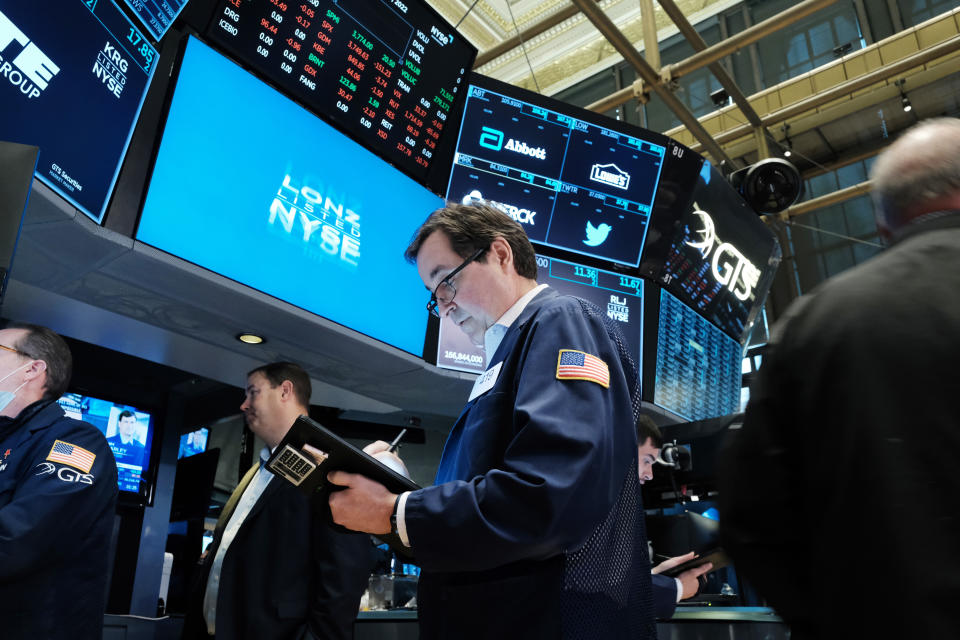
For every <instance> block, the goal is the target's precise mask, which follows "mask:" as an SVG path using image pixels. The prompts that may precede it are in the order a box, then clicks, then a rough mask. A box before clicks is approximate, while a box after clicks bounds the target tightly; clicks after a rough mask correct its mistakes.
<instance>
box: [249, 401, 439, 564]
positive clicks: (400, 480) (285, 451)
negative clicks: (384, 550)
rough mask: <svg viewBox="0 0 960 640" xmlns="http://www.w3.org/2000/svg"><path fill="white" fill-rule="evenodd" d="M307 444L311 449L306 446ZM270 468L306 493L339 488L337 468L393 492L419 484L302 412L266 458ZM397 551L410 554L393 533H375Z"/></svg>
mask: <svg viewBox="0 0 960 640" xmlns="http://www.w3.org/2000/svg"><path fill="white" fill-rule="evenodd" d="M305 446H307V447H309V449H305ZM266 467H267V469H268V470H269V471H271V472H273V473H274V474H276V475H278V476H280V477H281V478H284V479H285V480H287V481H288V482H290V483H292V484H294V485H296V486H297V487H298V488H299V489H300V490H301V491H303V492H304V493H306V494H307V495H310V496H312V495H314V494H315V493H317V492H323V493H326V494H329V493H330V492H331V491H337V490H340V489H341V488H342V487H337V486H335V485H333V484H332V483H330V482H329V481H328V474H330V473H331V472H335V471H342V472H347V473H353V474H358V475H360V476H363V478H362V479H359V480H358V482H359V483H364V482H370V481H372V482H374V483H377V484H379V485H383V487H385V488H386V490H387V491H388V492H390V493H393V494H400V493H403V492H405V491H416V490H417V489H419V488H420V486H419V485H418V484H417V483H415V482H413V481H412V480H410V479H409V478H406V477H404V476H403V475H401V474H399V473H397V472H396V471H394V470H393V469H391V468H390V467H388V466H387V465H385V464H384V463H383V462H381V461H380V460H377V459H376V458H374V457H373V456H371V455H369V454H367V453H365V452H363V451H361V450H360V449H358V448H356V447H355V446H353V445H352V444H350V443H349V442H347V441H346V440H344V439H342V438H340V437H339V436H337V435H336V434H335V433H333V432H332V431H330V430H329V429H327V428H326V427H324V426H323V425H321V424H320V423H318V422H315V421H313V420H311V419H310V418H308V417H306V416H300V417H299V418H297V421H296V422H294V423H293V426H292V427H290V430H289V431H288V432H287V435H286V436H284V438H283V440H281V441H280V444H279V445H278V446H277V448H276V450H275V451H274V452H273V455H271V456H270V459H269V460H267V464H266ZM374 535H376V536H377V537H378V538H380V539H381V540H383V541H384V542H386V543H387V544H389V545H390V546H391V547H393V548H394V549H396V550H397V551H399V552H401V553H403V554H404V555H407V556H408V557H409V556H410V555H411V551H410V549H409V548H408V547H405V546H403V544H402V542H401V541H400V539H399V538H398V537H397V536H396V535H394V534H391V533H375V534H374Z"/></svg>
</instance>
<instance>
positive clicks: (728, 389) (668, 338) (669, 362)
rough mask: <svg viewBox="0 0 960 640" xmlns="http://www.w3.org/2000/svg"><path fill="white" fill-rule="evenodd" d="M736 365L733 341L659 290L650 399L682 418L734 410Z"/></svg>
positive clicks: (739, 352) (738, 354) (739, 361)
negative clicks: (657, 326)
mask: <svg viewBox="0 0 960 640" xmlns="http://www.w3.org/2000/svg"><path fill="white" fill-rule="evenodd" d="M742 366H743V348H742V347H741V346H740V343H739V342H737V341H736V340H734V339H733V338H731V337H730V336H728V335H726V334H725V333H724V332H723V331H721V330H720V329H718V328H717V327H715V326H714V325H712V324H711V323H710V322H708V321H707V320H706V319H704V318H702V317H701V316H700V315H699V314H698V313H697V312H696V311H693V310H692V309H690V308H689V307H687V306H686V305H685V304H683V303H682V302H680V300H678V299H677V298H676V297H674V296H673V295H671V294H670V293H668V292H667V291H665V290H661V292H660V319H659V330H658V331H657V362H656V379H655V381H654V392H653V402H654V404H656V405H657V406H660V407H663V408H664V409H667V410H668V411H672V412H673V413H675V414H677V415H679V416H681V417H683V418H686V419H687V420H703V419H706V418H715V417H717V416H725V415H729V414H731V413H736V412H737V410H738V408H739V406H740V386H741V375H742Z"/></svg>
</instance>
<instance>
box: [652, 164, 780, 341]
mask: <svg viewBox="0 0 960 640" xmlns="http://www.w3.org/2000/svg"><path fill="white" fill-rule="evenodd" d="M678 149H679V147H678ZM691 153H692V152H690V151H689V150H687V154H691ZM671 168H674V169H681V168H682V169H685V171H686V173H687V174H690V173H691V172H693V178H692V180H691V179H690V177H689V176H688V175H684V173H683V172H682V171H681V172H680V173H679V178H678V180H677V184H689V189H688V190H687V191H686V193H687V195H686V198H682V197H681V198H677V197H676V194H674V193H672V192H671V193H667V191H670V190H666V189H665V190H662V194H663V198H664V199H665V203H664V205H663V206H661V205H660V203H659V202H658V206H657V210H656V211H655V213H654V216H653V218H652V222H651V233H650V241H649V242H648V244H647V246H646V247H645V248H644V257H643V263H642V264H641V265H640V273H641V274H642V275H644V276H645V277H649V278H651V279H652V280H654V281H655V282H657V283H658V284H660V286H662V287H663V288H664V289H666V290H668V291H670V293H672V294H673V295H675V296H676V297H677V298H679V299H680V300H681V301H682V302H683V303H684V304H685V305H687V306H689V307H691V308H693V309H695V310H696V311H697V312H698V313H699V314H700V315H702V316H703V317H705V318H707V319H708V320H710V322H712V323H713V324H714V325H716V326H718V327H720V328H721V329H722V330H723V331H724V332H725V333H726V334H727V335H729V336H731V337H733V338H736V339H737V340H739V341H741V342H743V341H745V340H746V339H747V338H748V337H749V335H750V331H751V330H752V328H753V324H754V322H755V321H756V319H757V317H758V314H759V313H760V311H761V309H762V307H763V302H764V300H766V297H767V293H768V291H769V290H770V285H771V284H772V282H773V277H774V275H775V273H776V269H777V266H778V265H779V264H780V257H781V251H780V244H779V243H778V242H777V239H776V236H775V235H774V234H773V231H771V230H770V228H769V227H767V225H765V224H764V223H763V222H762V221H761V220H760V218H759V217H758V216H757V214H756V213H755V212H754V211H753V210H752V209H751V208H750V207H749V206H748V205H747V203H746V202H745V201H744V200H743V198H742V197H741V196H740V194H738V193H737V191H736V190H735V189H734V188H733V186H731V185H730V183H729V182H727V180H726V178H724V177H723V174H722V173H720V171H718V170H717V168H716V167H714V166H713V165H711V164H710V162H709V161H706V160H703V159H702V158H700V157H699V156H695V154H694V155H692V156H690V157H689V158H686V157H684V158H675V159H674V161H673V162H672V167H671Z"/></svg>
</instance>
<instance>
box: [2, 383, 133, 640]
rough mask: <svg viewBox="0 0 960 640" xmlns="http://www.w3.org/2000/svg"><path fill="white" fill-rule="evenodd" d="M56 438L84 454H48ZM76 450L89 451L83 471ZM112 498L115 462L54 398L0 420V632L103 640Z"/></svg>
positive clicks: (12, 636) (13, 639)
mask: <svg viewBox="0 0 960 640" xmlns="http://www.w3.org/2000/svg"><path fill="white" fill-rule="evenodd" d="M57 440H59V441H61V442H63V443H66V444H68V445H72V446H73V447H74V448H73V456H76V455H77V454H80V456H81V457H79V458H75V457H73V456H68V462H63V460H64V458H60V457H59V456H56V455H54V459H53V460H51V459H50V456H51V455H52V454H53V452H52V448H53V444H54V442H55V441H57ZM78 448H79V449H83V450H85V451H86V452H88V453H89V454H92V455H93V456H95V457H94V459H93V461H92V466H90V468H89V470H88V469H86V464H85V461H88V460H89V457H88V456H87V454H85V453H83V451H80V450H79V449H78ZM61 449H62V450H63V451H64V452H65V453H67V454H69V449H68V448H62V447H61ZM69 461H73V464H71V463H70V462H69ZM78 465H79V466H78ZM116 504H117V465H116V463H115V462H114V460H113V454H112V453H111V452H110V448H109V447H108V446H107V441H106V438H104V437H103V434H102V433H100V432H99V431H98V430H97V429H96V428H94V427H93V426H91V425H89V424H87V423H86V422H80V421H79V420H73V419H72V418H67V417H66V416H65V415H64V413H63V409H61V408H60V405H58V404H57V403H56V402H47V403H44V402H42V401H41V402H37V403H35V404H32V405H30V406H29V407H27V408H26V409H24V410H23V411H22V412H21V413H20V415H19V416H17V418H16V419H14V420H11V419H9V418H0V621H2V622H0V636H2V637H3V638H5V639H7V640H19V639H20V638H23V639H27V638H31V639H33V638H71V639H74V638H75V639H76V640H100V639H101V638H102V637H103V613H104V608H105V607H106V595H107V578H108V576H107V566H108V563H109V554H110V539H111V535H112V533H113V520H114V514H115V513H116Z"/></svg>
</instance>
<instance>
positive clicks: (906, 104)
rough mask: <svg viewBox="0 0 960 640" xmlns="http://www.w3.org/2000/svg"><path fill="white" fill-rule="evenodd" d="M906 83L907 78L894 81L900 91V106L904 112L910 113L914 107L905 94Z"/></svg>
mask: <svg viewBox="0 0 960 640" xmlns="http://www.w3.org/2000/svg"><path fill="white" fill-rule="evenodd" d="M906 83H907V80H906V78H900V79H899V80H894V81H893V84H895V85H897V88H898V89H900V106H901V107H903V110H904V111H910V110H912V109H913V105H912V104H910V98H908V97H907V94H906V93H904V92H903V85H905V84H906Z"/></svg>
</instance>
